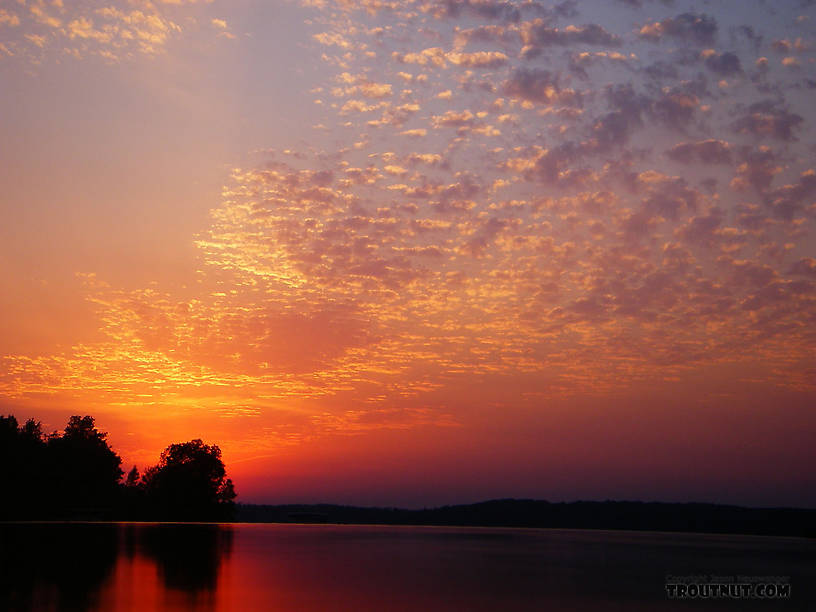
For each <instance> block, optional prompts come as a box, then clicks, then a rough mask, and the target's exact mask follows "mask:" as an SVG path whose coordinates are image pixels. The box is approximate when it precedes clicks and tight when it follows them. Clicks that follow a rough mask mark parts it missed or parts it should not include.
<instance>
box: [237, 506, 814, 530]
mask: <svg viewBox="0 0 816 612" xmlns="http://www.w3.org/2000/svg"><path fill="white" fill-rule="evenodd" d="M236 518H237V520H239V521H242V522H248V523H252V522H275V523H339V524H344V523H348V524H379V525H458V526H480V527H548V528H561V529H626V530H640V531H681V532H700V533H740V534H754V535H777V536H781V535H784V536H804V537H816V527H814V525H816V510H808V509H801V508H742V507H739V506H724V505H718V504H668V503H654V502H652V503H644V502H625V501H624V502H615V501H604V502H586V501H579V502H572V503H550V502H546V501H541V500H532V499H497V500H492V501H486V502H482V503H478V504H469V505H462V506H444V507H441V508H429V509H424V510H402V509H398V508H356V507H353V506H335V505H330V504H316V505H285V506H260V505H252V504H238V508H237V513H236Z"/></svg>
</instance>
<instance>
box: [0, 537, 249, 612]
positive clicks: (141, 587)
mask: <svg viewBox="0 0 816 612" xmlns="http://www.w3.org/2000/svg"><path fill="white" fill-rule="evenodd" d="M232 540H233V529H232V527H231V526H228V525H197V524H196V525H173V524H161V525H138V524H120V525H117V524H91V523H88V524H82V523H80V524H77V523H73V524H65V523H62V524H60V523H53V524H6V525H0V610H9V611H13V610H20V611H28V610H37V611H39V610H43V611H52V610H53V611H57V612H61V611H66V612H68V611H71V612H73V611H76V612H92V611H96V610H105V611H108V610H131V609H133V610H142V609H156V610H159V609H164V610H201V611H202V612H206V611H207V610H215V602H216V598H215V593H216V591H217V588H218V575H219V571H220V569H221V566H222V564H223V563H224V562H225V561H226V560H227V559H228V558H229V555H230V553H231V551H232Z"/></svg>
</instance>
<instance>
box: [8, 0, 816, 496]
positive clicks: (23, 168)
mask: <svg viewBox="0 0 816 612" xmlns="http://www.w3.org/2000/svg"><path fill="white" fill-rule="evenodd" d="M814 20H816V10H815V9H814V7H813V6H812V3H811V2H806V1H801V2H800V1H795V0H792V1H791V2H784V3H771V2H764V1H746V2H743V3H740V4H739V10H734V5H733V4H732V3H717V2H704V1H695V0H691V1H685V0H673V1H672V0H667V1H662V0H615V1H612V0H610V1H604V2H583V1H581V2H577V1H572V0H567V1H563V2H557V3H554V2H547V1H543V0H519V1H513V0H401V1H396V0H357V1H354V2H352V1H350V0H279V1H272V0H266V1H262V0H229V1H227V0H76V1H71V0H0V143H2V145H0V186H2V189H1V190H0V215H2V216H1V217H0V219H1V220H2V223H0V412H1V413H8V414H15V415H16V416H17V417H18V419H21V420H22V419H26V418H29V417H33V418H36V419H37V420H40V421H42V422H43V426H44V428H45V429H46V430H48V431H53V430H57V429H62V428H63V427H64V426H65V423H66V421H67V418H68V416H70V415H72V414H92V415H94V416H95V417H96V422H97V425H98V427H99V428H100V429H102V430H105V431H107V432H109V441H110V443H111V445H112V446H113V447H114V448H115V449H116V450H117V452H119V453H120V455H121V456H122V457H123V460H124V466H125V468H126V469H128V468H129V467H130V466H131V465H134V464H135V465H137V466H139V467H140V468H142V469H143V468H144V467H146V466H149V465H151V464H154V463H155V462H156V461H157V460H158V455H159V453H160V451H161V450H162V449H163V448H165V447H166V446H167V445H169V444H171V443H174V442H181V441H186V440H189V439H192V438H202V439H204V441H205V442H207V443H211V444H217V445H219V446H220V447H221V449H222V451H223V458H224V460H225V462H226V464H227V470H228V474H229V475H230V476H231V477H232V478H233V479H234V480H235V483H236V489H237V491H238V494H239V500H240V501H244V502H265V503H289V502H304V503H307V502H332V503H348V504H358V505H396V506H405V507H423V506H433V505H440V504H450V503H467V502H473V501H479V500H483V499H490V498H500V497H526V498H538V499H548V500H551V501H562V500H567V501H570V500H577V499H598V500H603V499H639V500H657V501H700V502H721V503H738V504H746V505H753V506H782V505H791V506H808V507H814V506H816V475H814V474H815V473H814V470H813V469H812V467H813V465H814V460H816V451H815V450H814V446H813V439H814V433H816V412H815V411H814V407H816V238H814V231H816V227H814V224H816V160H815V158H816V145H814V142H816V139H814V115H815V114H816V105H814V104H813V99H814V95H816V36H814V33H816V21H814Z"/></svg>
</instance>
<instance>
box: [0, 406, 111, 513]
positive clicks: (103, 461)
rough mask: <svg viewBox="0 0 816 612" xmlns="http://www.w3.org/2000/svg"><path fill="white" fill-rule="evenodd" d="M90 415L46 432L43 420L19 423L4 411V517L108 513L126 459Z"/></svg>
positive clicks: (0, 455) (0, 449)
mask: <svg viewBox="0 0 816 612" xmlns="http://www.w3.org/2000/svg"><path fill="white" fill-rule="evenodd" d="M106 437H107V434H105V433H103V432H100V431H98V430H97V429H96V427H95V426H94V419H93V417H90V416H85V417H80V416H72V417H71V419H70V420H69V421H68V425H67V426H66V427H65V430H64V431H63V433H61V434H59V433H56V432H55V433H53V434H51V435H48V436H46V435H44V434H43V433H42V427H41V425H40V423H39V422H37V421H34V420H33V419H29V420H28V421H26V423H25V424H24V425H23V426H22V427H21V426H19V425H18V423H17V419H16V418H15V417H13V416H8V417H2V416H0V486H2V487H3V488H4V489H5V490H6V491H9V492H11V493H10V494H8V495H5V496H4V497H3V502H2V504H1V505H0V517H2V518H5V519H41V518H46V519H55V518H81V519H94V518H110V517H111V516H112V515H113V512H114V510H115V508H116V506H117V505H118V502H119V479H120V478H121V476H122V470H121V468H120V467H119V466H120V464H121V463H122V460H121V459H120V458H119V456H118V455H117V454H116V453H115V452H113V450H111V448H110V447H109V446H108V443H107V441H106Z"/></svg>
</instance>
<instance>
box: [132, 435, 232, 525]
mask: <svg viewBox="0 0 816 612" xmlns="http://www.w3.org/2000/svg"><path fill="white" fill-rule="evenodd" d="M142 482H143V484H144V487H145V491H146V493H147V499H148V503H149V504H150V507H151V508H152V510H153V512H154V514H155V517H156V518H159V519H163V520H198V521H224V520H229V519H230V518H231V517H232V514H233V510H234V499H235V488H234V486H233V484H232V480H230V479H229V478H227V476H226V468H225V467H224V462H223V461H222V460H221V449H220V448H218V447H217V446H215V445H208V444H204V442H202V441H201V440H198V439H197V440H191V441H190V442H183V443H180V444H171V445H170V446H168V447H167V448H166V449H165V450H164V451H163V452H162V454H161V457H160V459H159V464H158V465H157V466H154V467H151V468H148V469H147V470H145V473H144V476H143V477H142Z"/></svg>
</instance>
